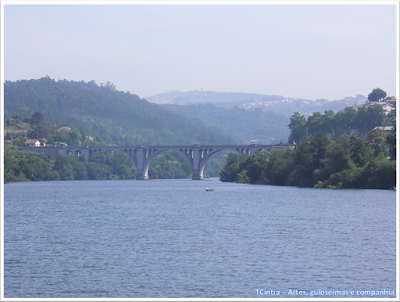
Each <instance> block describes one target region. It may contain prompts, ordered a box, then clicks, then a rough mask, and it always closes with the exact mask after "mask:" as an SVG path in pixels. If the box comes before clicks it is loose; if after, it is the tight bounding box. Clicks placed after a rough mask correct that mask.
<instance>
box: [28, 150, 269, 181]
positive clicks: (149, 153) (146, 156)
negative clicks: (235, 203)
mask: <svg viewBox="0 0 400 302" xmlns="http://www.w3.org/2000/svg"><path fill="white" fill-rule="evenodd" d="M274 147H275V148H276V147H277V145H255V144H252V145H190V146H187V145H182V146H140V147H132V146H97V147H88V146H83V147H82V146H67V147H25V148H22V150H23V151H28V152H43V153H45V154H46V155H47V156H49V157H50V158H56V157H57V156H59V155H63V156H67V155H70V154H72V155H74V156H82V155H84V156H85V161H86V162H88V161H89V159H90V158H91V157H92V155H93V154H94V153H95V152H112V151H120V152H123V153H125V154H126V155H128V156H129V157H130V158H131V159H132V160H133V162H134V163H135V165H136V171H137V175H136V179H138V180H145V179H149V175H148V172H149V167H150V164H151V161H152V160H153V159H154V158H155V157H156V156H157V155H159V154H160V153H161V152H164V151H167V150H171V151H178V152H180V153H182V154H184V155H185V157H186V158H187V159H188V161H189V162H190V164H191V166H192V170H193V176H192V179H193V180H202V179H204V174H203V172H204V167H205V165H206V163H207V160H208V159H209V158H210V157H211V156H212V155H213V154H215V153H216V152H219V151H222V150H232V151H234V152H236V153H238V154H248V155H253V154H254V153H256V152H259V151H271V150H273V149H274Z"/></svg>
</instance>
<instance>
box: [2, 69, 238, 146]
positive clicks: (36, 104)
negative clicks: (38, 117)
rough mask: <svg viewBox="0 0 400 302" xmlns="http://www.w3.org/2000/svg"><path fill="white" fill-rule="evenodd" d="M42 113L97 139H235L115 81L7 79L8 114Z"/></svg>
mask: <svg viewBox="0 0 400 302" xmlns="http://www.w3.org/2000/svg"><path fill="white" fill-rule="evenodd" d="M34 112H40V113H41V114H42V115H43V117H44V119H45V120H46V122H47V124H48V125H49V126H56V127H62V126H73V127H76V128H77V129H79V130H80V132H81V133H82V134H84V135H90V136H92V137H94V138H95V139H96V140H97V141H103V142H105V143H108V144H117V145H156V144H163V145H174V144H232V143H236V141H235V140H234V139H233V138H232V137H230V136H229V135H226V134H223V133H222V132H221V131H218V130H217V129H211V128H209V127H207V126H205V125H204V124H203V123H201V122H199V121H196V122H194V121H192V120H191V119H190V118H189V117H184V116H182V115H180V114H178V113H175V112H171V111H170V110H166V109H164V108H162V107H161V106H159V105H156V104H152V103H149V102H147V101H146V100H145V99H140V98H139V97H138V96H137V95H135V94H131V93H129V92H122V91H117V90H116V88H115V86H114V85H113V84H111V83H107V84H106V85H104V86H103V85H97V84H96V83H95V82H94V81H91V82H88V83H86V82H84V81H80V82H74V81H67V80H59V81H55V80H53V79H51V78H49V77H44V78H41V79H38V80H21V81H16V82H10V81H6V83H5V85H4V118H5V119H8V118H10V117H11V116H15V115H19V116H21V117H22V118H28V117H30V116H32V114H33V113H34Z"/></svg>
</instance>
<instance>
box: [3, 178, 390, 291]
mask: <svg viewBox="0 0 400 302" xmlns="http://www.w3.org/2000/svg"><path fill="white" fill-rule="evenodd" d="M206 187H213V188H215V191H214V192H206V191H205V188H206ZM4 190H5V191H4V296H5V297H6V298H69V297H74V298H90V297H92V298H97V297H104V298H114V297H124V298H143V297H145V298H174V297H177V298H194V297H198V298H202V297H206V298H207V297H210V298H257V297H260V298H265V297H271V295H272V294H275V296H274V297H285V298H288V297H296V295H295V293H296V290H298V292H297V293H299V291H304V293H305V294H307V295H310V294H313V292H311V291H317V295H316V297H326V296H325V295H329V294H328V293H325V292H321V291H329V290H338V291H343V292H344V293H343V295H340V297H361V296H363V295H364V296H371V293H365V292H364V291H383V290H386V291H389V294H386V295H384V296H382V297H385V298H387V297H394V295H392V294H390V291H395V289H396V194H395V192H393V191H384V190H327V189H300V188H294V187H275V186H255V185H243V184H232V183H222V182H219V181H218V180H217V179H207V180H204V181H192V180H148V181H136V180H126V181H59V182H24V183H10V184H6V185H5V186H4ZM290 290H291V291H290ZM319 290H320V292H318V291H319ZM273 291H275V292H273ZM277 291H279V296H277V294H278V292H277ZM345 291H348V294H347V295H346V293H345ZM351 291H355V292H354V295H353V296H352V295H351ZM356 291H363V292H359V295H357V294H356ZM302 293H303V292H302ZM318 293H319V294H318ZM261 294H264V295H261ZM322 294H324V295H322ZM360 294H361V295H360ZM395 294H396V293H395ZM329 296H330V297H332V296H334V295H332V293H331V295H329ZM336 297H337V296H336ZM375 297H376V296H375Z"/></svg>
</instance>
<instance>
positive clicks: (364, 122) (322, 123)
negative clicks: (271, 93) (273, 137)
mask: <svg viewBox="0 0 400 302" xmlns="http://www.w3.org/2000/svg"><path fill="white" fill-rule="evenodd" d="M395 116H396V114H395V113H392V114H391V115H389V116H386V115H385V114H384V112H383V109H382V106H381V105H380V104H375V105H371V106H368V107H362V108H360V109H359V110H358V111H356V110H355V109H353V108H348V109H347V110H345V111H340V112H338V113H336V114H335V113H334V112H333V111H332V110H328V111H325V114H321V113H320V112H314V113H313V114H312V115H310V116H309V117H308V118H307V119H306V118H305V117H304V116H303V115H301V114H300V113H299V112H295V113H294V114H293V115H292V117H291V118H290V124H289V125H288V127H289V129H290V131H291V133H290V136H289V140H288V142H289V144H292V143H293V142H299V141H300V139H301V138H303V137H306V136H307V135H311V134H316V133H318V132H320V131H322V132H324V133H325V134H327V136H328V138H329V139H334V138H338V137H339V136H341V135H342V134H350V133H351V132H354V131H358V132H359V133H361V134H362V135H364V136H366V135H367V133H368V132H369V131H371V130H372V129H373V128H375V127H377V126H392V125H394V124H395Z"/></svg>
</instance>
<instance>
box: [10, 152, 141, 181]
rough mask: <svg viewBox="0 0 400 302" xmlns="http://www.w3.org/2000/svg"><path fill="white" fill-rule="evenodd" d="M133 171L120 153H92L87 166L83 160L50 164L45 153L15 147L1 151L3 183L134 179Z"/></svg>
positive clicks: (66, 159) (68, 158)
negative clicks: (2, 156) (2, 153)
mask: <svg viewBox="0 0 400 302" xmlns="http://www.w3.org/2000/svg"><path fill="white" fill-rule="evenodd" d="M135 177H136V168H135V165H134V163H133V161H132V160H131V159H130V158H129V156H127V155H125V154H124V153H121V152H109V153H102V152H97V153H95V154H94V155H93V156H92V158H91V159H90V160H89V162H88V163H85V162H84V159H83V158H79V157H74V156H72V155H69V156H58V157H57V159H56V160H50V159H49V158H48V157H47V156H46V155H45V154H44V153H33V152H24V151H21V150H20V149H19V148H17V147H16V146H8V147H6V148H5V150H4V181H5V182H12V181H26V180H32V181H41V180H86V179H92V180H97V179H133V178H135Z"/></svg>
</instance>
